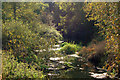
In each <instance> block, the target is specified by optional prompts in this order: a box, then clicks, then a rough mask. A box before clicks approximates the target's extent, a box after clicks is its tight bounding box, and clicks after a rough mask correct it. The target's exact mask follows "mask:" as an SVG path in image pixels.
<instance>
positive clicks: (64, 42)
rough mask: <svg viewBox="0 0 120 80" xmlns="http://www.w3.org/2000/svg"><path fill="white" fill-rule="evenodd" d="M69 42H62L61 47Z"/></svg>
mask: <svg viewBox="0 0 120 80" xmlns="http://www.w3.org/2000/svg"><path fill="white" fill-rule="evenodd" d="M67 44H69V43H68V42H64V43H62V44H61V47H63V46H65V45H67Z"/></svg>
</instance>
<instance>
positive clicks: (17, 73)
mask: <svg viewBox="0 0 120 80" xmlns="http://www.w3.org/2000/svg"><path fill="white" fill-rule="evenodd" d="M2 62H3V73H2V77H3V79H4V78H14V79H18V78H44V75H43V73H42V71H38V70H35V66H31V67H30V65H29V64H27V63H23V62H20V63H18V61H17V59H16V58H15V57H14V56H13V55H12V54H11V53H10V52H7V53H3V58H2Z"/></svg>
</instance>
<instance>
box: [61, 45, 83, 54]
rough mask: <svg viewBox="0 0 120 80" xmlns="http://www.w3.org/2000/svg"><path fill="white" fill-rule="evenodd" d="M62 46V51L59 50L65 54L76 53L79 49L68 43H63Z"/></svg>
mask: <svg viewBox="0 0 120 80" xmlns="http://www.w3.org/2000/svg"><path fill="white" fill-rule="evenodd" d="M63 45H64V46H63V47H62V49H60V52H62V53H65V54H74V53H75V52H76V51H78V50H79V49H80V48H81V47H79V46H77V45H75V44H70V43H64V44H63Z"/></svg>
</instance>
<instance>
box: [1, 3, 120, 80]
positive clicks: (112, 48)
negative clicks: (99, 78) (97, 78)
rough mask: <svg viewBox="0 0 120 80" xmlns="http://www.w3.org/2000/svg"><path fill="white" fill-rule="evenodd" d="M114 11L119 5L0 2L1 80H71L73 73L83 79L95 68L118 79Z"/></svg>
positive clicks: (116, 12) (116, 14)
mask: <svg viewBox="0 0 120 80" xmlns="http://www.w3.org/2000/svg"><path fill="white" fill-rule="evenodd" d="M101 7H102V8H101ZM119 11H120V10H119V2H116V3H113V2H110V3H106V2H102V3H92V2H91V3H86V2H78V3H70V2H67V3H64V2H60V3H59V2H54V3H52V2H34V3H33V2H3V3H2V78H3V79H13V78H14V79H21V78H24V79H27V78H41V79H48V78H49V79H50V77H49V76H50V75H51V76H55V75H52V73H59V74H60V75H61V76H60V77H58V76H57V78H74V77H75V76H72V75H73V74H72V71H71V72H69V71H70V70H73V69H75V71H76V72H77V73H76V74H75V75H81V74H83V77H84V78H88V77H90V75H89V71H93V70H92V69H93V68H94V70H97V69H98V67H101V68H102V70H104V71H106V72H107V74H108V75H109V78H120V68H119V67H120V50H119V44H120V35H119V34H120V31H119V30H120V27H119ZM61 40H62V41H64V42H63V43H59V42H60V41H61ZM55 45H57V46H59V48H57V49H54V47H55ZM73 56H74V57H73ZM88 62H90V64H89V63H88ZM90 66H91V67H92V68H90V70H89V69H87V68H89V67H90ZM81 67H82V68H81ZM86 67H87V68H86ZM71 68H72V69H71ZM78 68H79V69H80V71H79V70H78ZM69 69H70V70H69ZM60 70H62V71H60ZM82 70H84V71H85V70H86V71H88V70H89V71H88V72H87V74H85V73H84V72H82ZM50 71H52V72H50ZM75 71H73V72H75ZM62 74H63V75H62ZM105 74H106V73H105ZM80 77H81V78H83V77H82V76H79V78H80ZM107 77H108V76H107ZM107 77H106V76H105V77H103V78H107ZM55 78H56V77H55ZM90 78H91V77H90ZM91 79H92V78H91Z"/></svg>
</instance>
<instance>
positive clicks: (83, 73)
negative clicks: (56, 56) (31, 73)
mask: <svg viewBox="0 0 120 80" xmlns="http://www.w3.org/2000/svg"><path fill="white" fill-rule="evenodd" d="M72 63H73V64H72V66H73V67H72V68H68V69H66V70H54V71H52V72H50V73H51V74H49V73H47V74H48V75H47V76H46V80H48V79H49V80H99V79H95V78H93V77H91V76H90V72H95V71H96V70H95V69H94V68H93V65H91V64H90V63H86V62H84V61H82V60H80V59H78V58H76V59H75V60H74V61H73V62H72ZM105 80H109V79H107V78H106V79H105Z"/></svg>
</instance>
